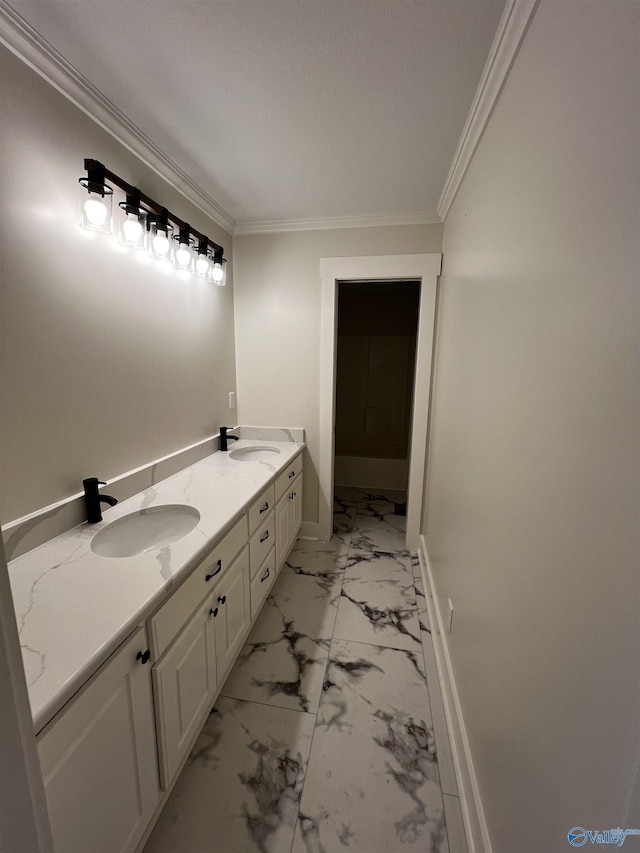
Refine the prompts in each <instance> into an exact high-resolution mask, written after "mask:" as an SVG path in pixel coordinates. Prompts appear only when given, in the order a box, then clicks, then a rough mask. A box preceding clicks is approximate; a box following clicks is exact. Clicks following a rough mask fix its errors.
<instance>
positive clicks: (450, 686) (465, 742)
mask: <svg viewBox="0 0 640 853" xmlns="http://www.w3.org/2000/svg"><path fill="white" fill-rule="evenodd" d="M418 556H419V558H420V571H421V573H422V580H423V583H424V590H425V600H426V604H427V613H428V616H429V625H430V626H431V639H432V641H433V649H434V652H435V658H436V666H437V668H438V679H439V681H440V686H441V688H442V702H443V705H444V713H445V717H446V720H447V728H448V730H449V740H450V742H451V754H452V757H453V766H454V769H455V774H456V779H457V782H458V793H459V796H460V808H461V810H462V819H463V821H464V828H465V834H466V836H467V845H468V848H469V853H492V847H491V839H490V837H489V830H488V828H487V821H486V817H485V814H484V809H483V807H482V799H481V797H480V789H479V787H478V780H477V778H476V773H475V769H474V766H473V758H472V756H471V748H470V746H469V738H468V735H467V729H466V726H465V722H464V717H463V714H462V706H461V705H460V697H459V695H458V688H457V686H456V681H455V677H454V674H453V666H452V664H451V656H450V654H449V647H448V645H447V636H448V635H447V633H446V632H445V627H444V619H443V615H442V612H441V610H440V605H439V599H438V594H437V589H436V585H435V580H434V577H433V572H432V570H431V563H430V562H429V555H428V552H427V545H426V540H425V537H424V536H420V549H419V551H418Z"/></svg>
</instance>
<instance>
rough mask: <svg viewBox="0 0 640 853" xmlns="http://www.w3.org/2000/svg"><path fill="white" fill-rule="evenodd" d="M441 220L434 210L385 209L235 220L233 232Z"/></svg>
mask: <svg viewBox="0 0 640 853" xmlns="http://www.w3.org/2000/svg"><path fill="white" fill-rule="evenodd" d="M441 222H442V220H441V219H440V217H439V216H438V214H437V213H436V212H435V211H425V212H424V213H389V214H379V215H377V214H372V215H370V216H366V215H363V216H328V217H318V218H310V219H263V220H247V221H245V222H237V223H236V227H235V228H234V230H233V235H234V237H235V236H236V235H241V236H245V235H247V234H276V233H278V232H280V231H327V230H330V229H332V228H382V227H387V226H394V225H437V224H440V223H441Z"/></svg>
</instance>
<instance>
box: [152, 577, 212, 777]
mask: <svg viewBox="0 0 640 853" xmlns="http://www.w3.org/2000/svg"><path fill="white" fill-rule="evenodd" d="M214 596H215V593H213V592H212V593H209V595H208V596H207V597H206V598H205V600H204V601H203V602H202V604H201V605H200V606H199V607H198V608H197V610H196V612H195V613H194V615H193V616H192V618H191V619H190V621H189V622H188V623H187V625H186V626H185V627H184V629H183V630H182V632H181V633H180V634H179V635H178V638H177V640H176V641H175V643H174V644H173V645H172V646H171V648H170V649H169V651H168V652H167V653H166V654H165V655H164V656H163V657H162V658H161V660H160V662H159V663H157V664H156V665H155V666H154V667H153V686H154V692H155V699H156V724H157V734H158V757H159V760H160V778H161V782H162V788H163V790H165V791H166V790H167V787H168V786H169V784H170V783H171V780H172V779H173V776H174V774H175V772H176V770H177V768H178V766H179V765H180V761H181V759H182V758H183V756H184V754H185V752H186V751H187V750H188V749H189V747H190V745H191V741H192V740H193V738H194V737H195V735H196V733H197V732H198V731H199V728H200V726H201V725H202V720H203V718H204V717H205V716H206V714H207V712H208V710H209V708H210V706H211V703H212V701H213V697H214V695H215V692H216V688H217V686H218V669H217V662H216V637H215V622H214V618H215V617H214V613H215V607H214Z"/></svg>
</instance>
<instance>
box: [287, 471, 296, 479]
mask: <svg viewBox="0 0 640 853" xmlns="http://www.w3.org/2000/svg"><path fill="white" fill-rule="evenodd" d="M295 476H296V472H295V471H291V472H290V474H289V479H291V478H292V477H295Z"/></svg>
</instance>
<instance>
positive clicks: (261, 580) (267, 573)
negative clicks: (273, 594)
mask: <svg viewBox="0 0 640 853" xmlns="http://www.w3.org/2000/svg"><path fill="white" fill-rule="evenodd" d="M270 574H271V572H270V570H269V569H267V571H266V572H265V573H264V574H263V575H262V577H261V578H260V583H262V582H263V581H266V579H267V578H268V577H269V575H270Z"/></svg>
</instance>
